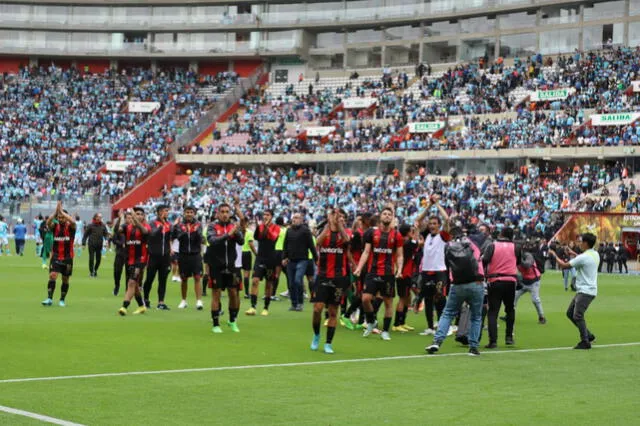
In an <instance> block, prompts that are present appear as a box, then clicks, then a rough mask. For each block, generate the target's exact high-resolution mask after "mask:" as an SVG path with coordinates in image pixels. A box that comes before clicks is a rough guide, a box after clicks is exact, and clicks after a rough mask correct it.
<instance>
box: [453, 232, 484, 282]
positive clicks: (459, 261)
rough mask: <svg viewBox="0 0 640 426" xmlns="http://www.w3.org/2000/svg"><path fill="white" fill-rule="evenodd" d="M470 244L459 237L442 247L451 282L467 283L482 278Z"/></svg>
mask: <svg viewBox="0 0 640 426" xmlns="http://www.w3.org/2000/svg"><path fill="white" fill-rule="evenodd" d="M471 244H472V243H471V241H469V240H467V239H466V238H465V239H459V240H454V241H451V242H449V243H448V244H447V245H446V247H445V249H444V259H445V262H446V263H447V267H448V268H449V271H451V277H452V278H453V281H452V283H453V284H467V283H472V282H476V281H478V280H481V279H482V276H481V275H480V269H479V267H478V261H477V260H476V257H475V256H474V254H473V247H471Z"/></svg>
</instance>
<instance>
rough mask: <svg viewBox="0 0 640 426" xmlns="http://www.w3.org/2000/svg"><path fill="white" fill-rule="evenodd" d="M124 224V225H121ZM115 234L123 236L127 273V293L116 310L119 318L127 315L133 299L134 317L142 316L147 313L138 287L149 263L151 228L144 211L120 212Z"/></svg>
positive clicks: (136, 208) (138, 209)
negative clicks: (134, 300) (136, 307)
mask: <svg viewBox="0 0 640 426" xmlns="http://www.w3.org/2000/svg"><path fill="white" fill-rule="evenodd" d="M123 222H124V224H123ZM114 229H115V232H116V234H119V235H123V236H124V246H125V248H124V251H125V256H126V257H125V265H126V268H127V269H126V271H127V292H126V293H125V295H124V301H123V302H122V307H121V308H120V310H118V314H120V315H121V316H125V315H127V308H128V307H129V304H130V303H131V299H133V298H134V297H135V299H136V303H138V309H136V310H135V312H134V315H137V314H144V313H145V312H146V311H147V308H146V306H145V305H144V302H143V300H142V294H141V292H140V287H141V285H142V275H143V274H144V268H145V267H146V266H147V262H148V261H149V251H148V246H147V238H148V236H149V233H150V232H151V226H149V224H148V223H147V222H146V220H145V216H144V210H143V209H142V208H140V207H135V208H134V209H133V213H132V212H130V211H128V212H127V214H126V216H125V215H124V214H123V212H122V211H120V216H119V217H118V220H117V221H116V224H115V225H114Z"/></svg>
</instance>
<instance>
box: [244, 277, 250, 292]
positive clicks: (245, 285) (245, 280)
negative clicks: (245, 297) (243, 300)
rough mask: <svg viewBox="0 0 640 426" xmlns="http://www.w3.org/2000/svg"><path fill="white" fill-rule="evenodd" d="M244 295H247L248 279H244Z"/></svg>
mask: <svg viewBox="0 0 640 426" xmlns="http://www.w3.org/2000/svg"><path fill="white" fill-rule="evenodd" d="M244 294H249V277H245V279H244Z"/></svg>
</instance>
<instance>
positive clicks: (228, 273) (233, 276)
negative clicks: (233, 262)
mask: <svg viewBox="0 0 640 426" xmlns="http://www.w3.org/2000/svg"><path fill="white" fill-rule="evenodd" d="M209 269H210V271H211V281H212V283H213V285H212V288H213V289H214V290H229V289H232V288H238V286H239V285H240V283H241V282H242V281H241V280H238V273H237V269H236V268H232V269H227V270H221V269H220V268H217V267H216V268H214V267H213V266H210V267H209Z"/></svg>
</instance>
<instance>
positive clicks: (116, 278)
mask: <svg viewBox="0 0 640 426" xmlns="http://www.w3.org/2000/svg"><path fill="white" fill-rule="evenodd" d="M119 226H120V218H118V219H116V221H115V224H114V227H113V229H118V227H119ZM111 242H112V243H113V245H114V246H115V247H116V255H115V257H114V258H113V295H114V296H117V295H118V293H119V292H120V280H121V279H122V272H123V271H124V265H125V263H126V261H127V251H126V249H125V238H124V234H122V233H120V234H117V233H114V234H113V235H112V236H111Z"/></svg>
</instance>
